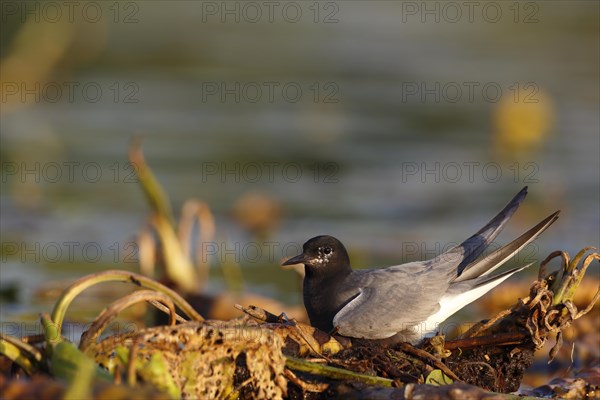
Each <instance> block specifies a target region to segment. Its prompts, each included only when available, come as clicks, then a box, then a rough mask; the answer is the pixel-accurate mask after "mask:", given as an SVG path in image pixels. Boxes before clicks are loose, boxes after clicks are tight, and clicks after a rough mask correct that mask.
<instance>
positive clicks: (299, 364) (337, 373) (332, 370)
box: [285, 356, 394, 387]
mask: <svg viewBox="0 0 600 400" xmlns="http://www.w3.org/2000/svg"><path fill="white" fill-rule="evenodd" d="M285 366H286V367H288V368H289V369H293V370H295V371H301V372H306V373H309V374H312V375H318V376H324V377H326V378H331V379H339V380H344V379H349V380H353V381H359V382H362V383H364V384H366V385H380V386H386V387H392V384H393V383H394V381H393V380H391V379H387V378H380V377H378V376H370V375H363V374H359V373H357V372H352V371H348V370H346V369H341V368H337V367H330V366H328V365H320V364H315V363H311V362H307V361H304V360H301V359H299V358H295V357H290V356H286V357H285Z"/></svg>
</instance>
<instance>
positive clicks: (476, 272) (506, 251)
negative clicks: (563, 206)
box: [454, 211, 560, 282]
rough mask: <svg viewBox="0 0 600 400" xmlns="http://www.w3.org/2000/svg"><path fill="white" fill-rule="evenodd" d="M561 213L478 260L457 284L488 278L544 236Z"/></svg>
mask: <svg viewBox="0 0 600 400" xmlns="http://www.w3.org/2000/svg"><path fill="white" fill-rule="evenodd" d="M559 213H560V211H556V212H555V213H554V214H552V215H550V216H548V217H547V218H546V219H544V220H543V221H541V222H540V223H539V224H537V225H536V226H534V227H533V228H531V229H530V230H528V231H527V232H525V233H524V234H522V235H521V236H519V237H518V238H516V239H515V240H513V241H512V242H510V243H509V244H507V245H504V246H502V247H500V248H499V249H496V250H494V251H493V252H491V253H490V254H489V255H487V256H485V257H483V258H482V259H480V260H477V261H476V262H474V263H471V264H469V265H467V267H466V269H465V270H464V272H463V273H462V274H461V275H459V276H458V277H457V278H456V279H454V281H455V282H463V281H468V280H472V279H474V278H477V277H480V276H486V275H488V274H490V273H492V272H494V271H495V270H496V269H497V268H499V267H500V266H502V264H504V263H505V262H506V261H508V260H509V259H510V258H511V257H512V256H513V255H515V254H516V253H517V252H518V251H519V250H521V249H522V248H523V247H525V246H527V245H528V244H529V243H531V242H532V241H534V240H535V239H536V238H537V237H538V236H539V235H541V234H542V232H544V231H545V230H546V229H547V228H548V227H549V226H550V225H552V224H553V223H554V221H556V220H557V219H558V214H559Z"/></svg>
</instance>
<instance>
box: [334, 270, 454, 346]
mask: <svg viewBox="0 0 600 400" xmlns="http://www.w3.org/2000/svg"><path fill="white" fill-rule="evenodd" d="M405 267H407V268H406V269H407V270H412V271H417V270H420V271H421V272H423V271H424V270H428V268H427V266H426V264H425V263H410V264H406V265H405ZM355 272H356V274H355V275H354V276H353V279H351V280H350V282H348V284H349V285H351V286H354V287H356V286H358V287H359V288H360V289H359V294H358V295H357V296H356V297H354V298H353V299H352V300H351V301H350V302H348V304H346V305H345V306H344V307H343V308H342V309H341V310H340V311H339V312H338V313H337V314H336V315H335V317H334V318H333V326H334V327H335V328H337V330H338V332H339V333H340V334H341V335H344V336H352V337H358V338H365V339H385V338H389V337H391V336H393V335H395V334H396V333H398V332H401V331H404V330H407V329H409V328H412V327H413V326H415V325H417V324H419V323H420V322H422V321H424V320H426V319H427V317H428V316H430V315H431V314H433V313H435V312H436V311H437V310H438V309H439V307H440V305H439V300H440V298H441V296H442V295H443V294H444V293H445V292H446V290H447V288H448V282H447V281H446V280H445V279H441V280H440V279H431V278H432V277H431V276H428V275H429V274H427V273H426V274H415V273H411V272H407V271H403V270H402V269H396V268H394V269H391V270H390V269H389V268H386V269H381V270H368V271H364V273H363V271H355Z"/></svg>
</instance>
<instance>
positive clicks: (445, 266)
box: [433, 186, 527, 278]
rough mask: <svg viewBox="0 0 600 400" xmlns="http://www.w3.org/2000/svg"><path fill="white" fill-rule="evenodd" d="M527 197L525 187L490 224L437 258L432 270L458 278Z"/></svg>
mask: <svg viewBox="0 0 600 400" xmlns="http://www.w3.org/2000/svg"><path fill="white" fill-rule="evenodd" d="M526 196H527V186H525V187H524V188H523V189H521V191H520V192H519V193H517V195H516V196H515V197H513V199H512V200H511V201H509V202H508V204H507V205H506V207H504V208H503V209H502V211H500V212H499V213H498V215H496V216H495V217H494V218H492V220H491V221H490V222H488V223H487V224H486V225H485V226H484V227H483V228H481V229H480V230H479V231H477V233H475V234H474V235H473V236H471V237H470V238H468V239H467V240H465V241H464V242H462V243H461V244H459V245H458V246H456V247H453V248H451V249H449V250H448V251H446V252H445V253H442V254H440V255H439V256H437V257H436V258H435V259H433V261H434V266H433V267H434V268H436V269H437V270H438V271H440V272H442V271H444V272H445V273H446V274H448V275H450V276H451V278H455V277H456V276H460V275H461V274H462V273H463V271H464V270H465V269H467V268H468V266H469V264H471V263H472V262H473V261H475V260H476V259H477V257H479V256H480V255H481V254H482V253H483V251H484V250H485V248H486V247H488V246H489V245H490V243H492V241H493V240H494V239H495V238H496V236H498V234H499V233H500V232H501V231H502V229H503V228H504V225H506V223H507V222H508V220H509V219H510V218H511V217H512V215H513V214H514V213H515V211H517V208H519V205H521V203H522V202H523V200H524V199H525V197H526Z"/></svg>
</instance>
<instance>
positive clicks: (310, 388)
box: [283, 368, 329, 393]
mask: <svg viewBox="0 0 600 400" xmlns="http://www.w3.org/2000/svg"><path fill="white" fill-rule="evenodd" d="M283 374H284V375H285V377H286V378H287V379H288V380H289V381H290V382H292V383H293V384H294V385H296V386H298V387H299V388H300V389H302V391H303V392H314V393H321V392H323V391H324V390H325V389H327V388H328V387H329V384H328V383H310V382H304V381H303V380H302V379H300V378H298V377H297V376H296V374H295V373H294V371H292V370H291V369H288V368H286V369H284V370H283Z"/></svg>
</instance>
